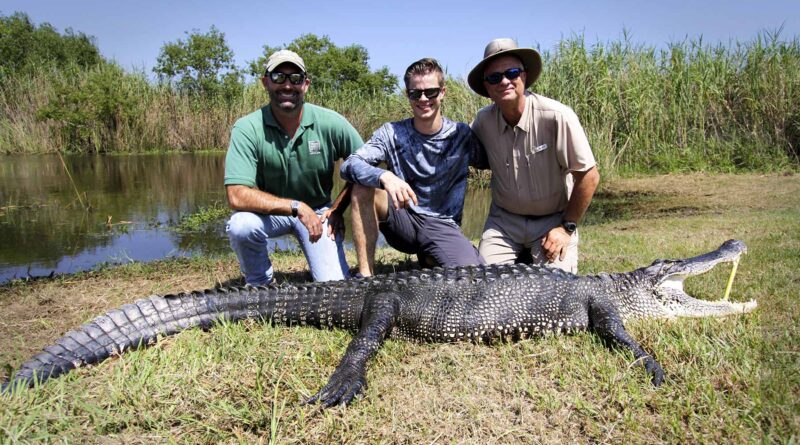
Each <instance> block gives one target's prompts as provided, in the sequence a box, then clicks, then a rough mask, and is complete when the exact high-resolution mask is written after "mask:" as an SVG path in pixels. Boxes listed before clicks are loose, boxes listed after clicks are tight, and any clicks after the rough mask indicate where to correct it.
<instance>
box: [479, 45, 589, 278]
mask: <svg viewBox="0 0 800 445" xmlns="http://www.w3.org/2000/svg"><path fill="white" fill-rule="evenodd" d="M541 71H542V59H541V56H540V55H539V53H538V52H537V51H536V50H534V49H532V48H520V47H518V46H517V44H516V42H515V41H514V40H512V39H505V38H503V39H495V40H492V41H491V42H489V44H488V45H486V49H485V50H484V54H483V60H481V61H480V63H478V65H477V66H475V68H474V69H473V70H472V71H471V72H470V73H469V76H468V77H467V82H468V83H469V86H470V87H471V88H472V89H473V91H475V92H476V93H478V94H480V95H481V96H484V97H488V98H490V99H492V104H491V105H489V106H488V107H485V108H483V109H481V110H480V111H478V114H477V116H476V117H475V121H474V122H473V123H472V130H473V131H474V132H475V133H476V134H477V136H478V138H479V139H480V140H481V142H482V143H483V145H484V147H485V149H486V153H487V155H488V159H489V165H490V167H491V169H492V181H491V189H492V205H491V207H490V209H489V215H488V217H487V219H486V224H485V226H484V230H483V235H482V236H481V242H480V247H479V250H480V253H481V255H482V256H483V257H484V259H485V260H486V262H487V263H489V264H495V263H513V262H515V261H517V259H518V258H520V256H522V254H523V253H524V252H525V251H528V250H529V251H530V254H531V256H532V257H533V261H534V263H540V264H546V265H550V266H553V267H558V268H561V269H563V270H566V271H568V272H572V273H577V271H578V230H577V225H578V223H579V222H580V220H581V218H582V217H583V214H584V213H585V212H586V209H587V208H588V207H589V203H590V202H591V200H592V196H593V195H594V192H595V190H596V189H597V184H598V182H599V180H600V175H599V173H598V172H597V166H596V162H595V159H594V155H593V154H592V150H591V147H590V146H589V141H588V139H587V138H586V133H585V132H584V131H583V127H581V124H580V121H579V120H578V116H577V115H576V114H575V112H574V111H572V109H571V108H569V107H568V106H566V105H564V104H562V103H559V102H557V101H555V100H553V99H549V98H546V97H544V96H540V95H538V94H533V93H530V92H528V91H526V89H527V88H528V87H529V86H531V85H532V84H533V82H534V81H536V79H537V78H538V77H539V74H540V73H541Z"/></svg>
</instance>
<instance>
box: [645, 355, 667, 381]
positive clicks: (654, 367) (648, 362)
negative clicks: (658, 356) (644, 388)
mask: <svg viewBox="0 0 800 445" xmlns="http://www.w3.org/2000/svg"><path fill="white" fill-rule="evenodd" d="M644 369H646V370H647V373H648V374H650V375H651V376H653V377H652V378H651V379H650V381H651V382H653V386H661V384H662V383H664V370H663V369H662V368H661V365H660V364H659V363H658V362H657V361H656V360H655V359H654V358H653V357H649V356H648V357H646V358H645V359H644Z"/></svg>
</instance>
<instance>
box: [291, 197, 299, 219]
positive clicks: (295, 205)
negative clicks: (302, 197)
mask: <svg viewBox="0 0 800 445" xmlns="http://www.w3.org/2000/svg"><path fill="white" fill-rule="evenodd" d="M291 206H292V216H293V217H295V218H297V211H298V210H299V209H300V202H299V201H292V204H291Z"/></svg>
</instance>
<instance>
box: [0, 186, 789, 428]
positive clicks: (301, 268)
mask: <svg viewBox="0 0 800 445" xmlns="http://www.w3.org/2000/svg"><path fill="white" fill-rule="evenodd" d="M602 191H603V193H608V194H611V195H612V196H615V197H618V198H619V200H620V203H621V205H620V206H619V207H618V208H619V209H624V210H625V211H626V212H627V214H626V215H623V216H621V217H619V218H615V219H613V220H611V221H610V222H607V223H602V224H596V225H589V226H586V227H584V228H582V229H581V242H582V245H581V249H582V250H581V261H582V263H581V272H582V273H596V272H599V271H608V272H611V271H625V270H630V269H632V268H635V267H639V266H643V265H646V264H649V263H650V262H652V261H653V260H654V259H656V258H675V257H688V256H692V255H694V254H697V253H701V252H705V251H708V250H711V249H714V248H716V247H717V246H718V245H719V244H720V243H721V242H722V241H724V240H725V239H729V238H737V239H742V240H744V241H745V242H746V243H747V245H748V254H747V255H745V256H744V257H743V259H742V261H741V263H740V265H739V273H738V275H737V278H736V282H735V283H734V286H733V296H732V299H734V300H737V301H744V300H749V299H757V300H758V303H759V307H758V309H757V310H756V312H754V313H752V314H749V315H745V316H737V317H729V318H726V319H720V320H714V319H701V320H676V321H664V320H659V321H644V322H637V323H632V324H631V326H630V331H631V333H632V335H634V337H635V338H637V339H639V340H640V341H641V342H642V344H643V345H644V346H645V347H646V348H647V349H648V350H651V351H653V352H654V354H655V355H656V357H657V358H658V359H659V360H660V361H661V363H662V364H663V366H664V369H665V371H666V372H667V381H666V383H665V385H664V386H662V387H661V388H659V389H653V388H651V387H650V386H649V383H648V379H647V377H646V376H645V374H644V373H643V372H642V371H641V370H640V368H639V367H637V366H632V363H631V362H632V357H630V356H629V355H628V354H626V353H621V352H619V351H609V350H607V349H606V348H605V347H604V346H603V344H602V343H601V342H600V341H599V340H598V339H597V338H596V337H594V336H592V335H588V334H581V335H576V336H573V337H565V338H555V337H548V338H545V339H540V340H531V341H523V342H520V343H516V344H501V345H496V346H493V347H486V346H479V345H472V344H455V345H417V344H412V343H407V342H401V341H389V342H387V344H386V345H385V346H384V348H383V349H382V350H381V351H380V353H379V354H378V356H377V357H376V359H375V360H374V361H373V362H372V364H371V367H370V369H369V372H368V379H369V383H370V387H369V389H368V391H367V392H366V396H365V398H364V399H362V400H359V401H357V402H356V403H355V404H353V405H352V406H351V407H348V408H347V409H336V410H329V411H319V410H318V409H317V408H316V407H313V406H310V407H309V406H303V405H301V404H300V401H302V400H303V399H304V398H306V397H308V396H310V395H311V394H313V393H314V392H316V390H317V389H318V388H319V387H320V386H321V385H323V384H324V382H325V381H326V380H327V378H328V376H329V374H330V373H331V372H332V370H333V368H334V367H335V366H336V364H337V363H338V360H339V358H340V357H341V354H342V353H343V351H344V349H345V348H346V346H347V343H348V342H349V340H350V338H351V336H350V335H349V334H347V333H344V332H338V331H334V332H325V331H317V330H313V329H293V328H271V327H267V326H264V325H261V324H257V323H243V324H238V325H226V326H221V327H217V328H215V329H212V330H211V331H210V332H201V331H188V332H184V333H182V334H180V335H177V336H174V337H171V338H168V339H165V340H164V341H162V342H160V343H159V344H158V345H157V346H155V347H153V348H150V349H147V350H144V351H136V352H133V353H130V354H125V355H124V356H123V357H121V358H119V359H114V360H109V361H107V362H105V363H103V364H101V365H99V366H94V367H89V368H86V369H80V370H78V371H76V372H73V373H71V374H69V375H68V376H67V377H65V378H61V379H56V380H53V381H51V382H48V383H47V384H46V385H44V386H43V387H42V388H40V389H38V390H36V391H26V392H24V393H22V394H17V395H14V396H8V395H4V396H1V397H2V399H3V400H2V403H0V439H2V440H3V441H4V442H6V441H9V442H13V441H15V440H19V441H29V442H37V441H48V440H49V441H56V440H67V441H70V442H82V441H89V442H101V441H104V440H110V441H124V442H130V443H152V442H163V441H170V440H173V441H181V442H190V443H218V442H247V443H256V442H259V440H261V441H263V442H264V443H267V442H270V441H271V440H274V441H275V442H279V443H377V442H388V443H451V442H456V443H491V442H496V443H512V442H514V443H574V442H579V443H583V442H608V443H749V442H760V441H762V440H763V441H775V442H789V441H791V440H792V438H794V440H797V438H798V432H800V417H799V416H798V412H800V409H799V407H800V377H799V376H798V374H797V372H796V370H797V369H800V363H799V362H800V360H799V358H800V355H799V353H800V351H798V349H797V348H798V346H797V345H798V344H800V306H799V305H798V298H800V291H798V283H797V270H800V181H798V177H797V176H796V175H752V174H749V175H713V176H712V175H704V174H692V175H668V176H650V177H638V178H629V179H615V180H613V181H612V182H606V183H604V184H603V185H602ZM634 196H644V197H648V199H639V200H635V201H634V200H632V201H631V204H630V205H625V201H624V200H625V199H626V198H630V197H634ZM592 211H602V209H591V210H590V212H592ZM274 261H275V268H276V270H279V271H280V272H281V273H280V275H279V279H280V280H287V281H296V282H302V281H306V280H307V279H308V276H307V274H306V272H305V264H304V261H303V260H302V258H301V257H300V256H298V255H296V254H280V255H277V256H276V257H274ZM378 261H379V262H380V264H381V267H382V268H383V270H384V271H392V270H402V269H406V268H409V267H413V263H412V262H411V261H410V259H409V258H407V257H406V256H404V255H401V254H397V253H395V252H393V251H382V252H380V253H379V255H378ZM350 263H351V264H355V261H354V260H353V258H352V257H351V258H350ZM728 274H729V268H725V267H719V268H718V269H717V270H714V271H713V272H711V273H709V274H707V275H705V276H701V277H697V278H695V279H692V280H689V281H688V282H687V289H688V290H689V292H690V293H692V294H694V295H697V296H699V297H701V298H705V299H717V298H720V297H721V296H722V293H723V291H724V288H725V284H726V280H727V278H728ZM238 279H239V273H238V267H237V264H236V261H235V259H234V258H233V257H232V256H230V255H228V256H222V257H218V258H198V259H181V260H173V261H161V262H156V263H150V264H139V263H136V264H131V265H127V266H122V267H114V268H107V269H103V270H99V271H94V272H87V273H81V274H76V275H71V276H60V277H56V278H53V279H43V280H37V281H34V282H27V283H26V282H19V281H18V282H15V283H13V284H11V285H8V286H3V287H0V365H1V366H3V367H4V368H5V369H4V370H3V376H7V375H9V372H10V370H9V368H10V367H14V368H15V367H17V366H18V365H19V364H20V363H21V362H22V361H24V360H26V359H27V358H29V357H30V356H31V355H32V354H34V353H35V352H36V351H37V350H39V349H41V348H42V347H43V346H45V345H46V344H49V343H51V342H52V341H53V340H55V339H56V338H58V336H59V335H61V334H63V333H64V332H65V331H67V330H68V329H70V328H73V327H75V326H78V325H79V324H80V323H82V322H85V321H87V320H89V319H91V318H92V317H93V316H96V315H99V314H101V313H103V312H104V311H107V310H109V309H111V308H114V307H117V306H119V305H120V304H123V303H127V302H131V301H133V300H135V299H137V298H141V297H144V296H147V295H150V294H153V293H158V294H164V293H175V292H180V291H189V290H195V289H202V288H208V287H214V286H217V285H220V284H229V283H233V284H236V283H238Z"/></svg>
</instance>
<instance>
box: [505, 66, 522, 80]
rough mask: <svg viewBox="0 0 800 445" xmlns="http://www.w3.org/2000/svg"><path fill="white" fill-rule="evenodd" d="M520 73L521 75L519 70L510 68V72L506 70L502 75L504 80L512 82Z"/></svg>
mask: <svg viewBox="0 0 800 445" xmlns="http://www.w3.org/2000/svg"><path fill="white" fill-rule="evenodd" d="M520 73H522V70H521V69H519V68H511V69H510V70H506V72H505V73H503V74H505V76H506V79H508V80H514V79H516V78H517V77H519V75H520Z"/></svg>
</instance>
